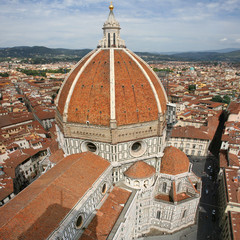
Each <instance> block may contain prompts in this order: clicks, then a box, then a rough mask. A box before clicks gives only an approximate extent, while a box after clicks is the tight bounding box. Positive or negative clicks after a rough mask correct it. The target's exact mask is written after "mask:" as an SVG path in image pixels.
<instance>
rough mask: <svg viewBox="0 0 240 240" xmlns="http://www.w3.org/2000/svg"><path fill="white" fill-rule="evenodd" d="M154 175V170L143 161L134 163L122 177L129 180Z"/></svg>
mask: <svg viewBox="0 0 240 240" xmlns="http://www.w3.org/2000/svg"><path fill="white" fill-rule="evenodd" d="M155 173H156V169H155V168H154V167H153V166H150V165H148V164H147V163H145V162H143V161H138V162H135V163H134V164H133V165H132V166H130V167H129V168H128V169H127V171H125V172H124V175H126V176H127V177H130V178H148V177H151V176H152V175H154V174H155Z"/></svg>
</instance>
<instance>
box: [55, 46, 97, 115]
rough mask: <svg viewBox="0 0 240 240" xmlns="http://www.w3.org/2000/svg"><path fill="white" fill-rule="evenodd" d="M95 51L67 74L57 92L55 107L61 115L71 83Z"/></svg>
mask: <svg viewBox="0 0 240 240" xmlns="http://www.w3.org/2000/svg"><path fill="white" fill-rule="evenodd" d="M95 51H96V49H95V50H93V51H91V52H90V53H88V54H87V55H86V56H84V57H83V58H82V59H81V60H80V61H79V62H78V63H77V64H76V66H75V67H74V68H73V69H72V70H71V71H70V72H69V74H68V75H67V77H66V78H65V80H64V82H63V84H62V87H61V88H60V90H59V93H58V96H57V101H56V102H57V107H58V110H59V112H60V113H61V114H63V112H64V106H65V103H66V100H67V96H68V93H69V90H70V88H71V86H72V83H73V81H74V79H75V77H76V75H77V73H78V72H79V71H80V69H81V68H82V66H83V65H84V64H85V63H86V61H87V60H88V59H89V58H90V56H91V55H92V54H93V53H94V52H95Z"/></svg>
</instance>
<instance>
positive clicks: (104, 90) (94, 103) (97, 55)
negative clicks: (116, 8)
mask: <svg viewBox="0 0 240 240" xmlns="http://www.w3.org/2000/svg"><path fill="white" fill-rule="evenodd" d="M103 33H104V36H103V39H102V40H100V42H99V45H98V48H97V49H95V50H93V51H92V52H90V53H89V54H87V55H86V56H85V57H84V58H82V59H81V60H80V61H79V62H78V63H77V65H76V66H75V67H74V69H72V71H71V72H70V73H69V75H68V76H67V78H66V79H65V81H64V83H63V85H62V87H61V89H60V91H59V94H58V98H57V110H56V121H57V125H58V127H59V129H60V131H61V132H62V133H63V134H64V137H71V138H80V139H86V140H92V141H102V142H108V143H112V144H114V143H117V142H123V141H132V140H135V139H142V138H146V137H151V136H159V135H162V134H163V133H162V131H163V129H164V128H165V126H166V121H165V120H166V104H167V97H166V93H165V90H164V88H163V86H162V84H161V82H160V80H159V79H158V77H157V76H156V74H155V73H154V72H153V71H152V70H151V68H150V67H149V65H148V64H147V63H145V62H144V61H143V60H142V59H141V58H140V57H138V56H137V55H136V54H134V53H133V52H131V51H130V50H128V49H127V48H126V47H125V42H124V41H123V40H122V39H121V38H120V25H119V23H118V22H117V21H116V19H115V17H114V15H113V11H112V9H110V14H109V16H108V19H107V21H106V22H105V23H104V26H103ZM142 145H144V144H142ZM143 147H144V146H143ZM132 154H133V155H134V150H133V151H132Z"/></svg>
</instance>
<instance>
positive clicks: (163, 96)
mask: <svg viewBox="0 0 240 240" xmlns="http://www.w3.org/2000/svg"><path fill="white" fill-rule="evenodd" d="M128 51H129V53H130V54H132V55H133V56H134V57H135V58H136V59H137V60H139V63H140V65H141V66H142V68H143V69H144V70H145V71H146V73H147V75H148V76H149V77H150V79H151V81H152V83H153V85H154V87H155V89H156V91H157V95H158V98H159V99H160V104H161V108H162V110H163V113H164V112H166V110H167V108H166V104H167V102H168V97H167V94H166V92H165V91H164V87H163V85H162V82H161V81H160V79H159V78H158V76H157V75H156V73H155V72H154V71H153V70H152V69H151V68H150V66H149V65H148V64H146V62H145V61H144V60H143V59H141V58H140V57H139V56H138V55H137V54H135V53H134V52H132V51H130V50H128ZM159 86H160V88H159Z"/></svg>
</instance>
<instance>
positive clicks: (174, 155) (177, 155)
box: [160, 146, 189, 175]
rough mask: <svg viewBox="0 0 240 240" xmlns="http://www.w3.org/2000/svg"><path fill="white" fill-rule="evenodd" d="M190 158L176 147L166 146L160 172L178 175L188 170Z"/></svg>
mask: <svg viewBox="0 0 240 240" xmlns="http://www.w3.org/2000/svg"><path fill="white" fill-rule="evenodd" d="M188 170H189V159H188V157H187V155H186V154H185V153H184V152H182V151H181V150H179V149H178V148H175V147H172V146H170V147H166V148H165V150H164V155H163V158H162V161H161V168H160V173H165V174H170V175H177V174H181V173H185V172H188Z"/></svg>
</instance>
